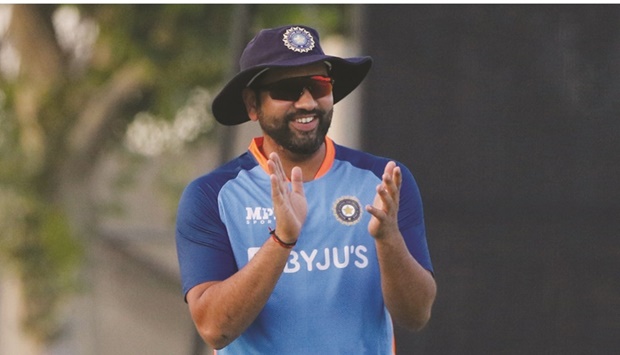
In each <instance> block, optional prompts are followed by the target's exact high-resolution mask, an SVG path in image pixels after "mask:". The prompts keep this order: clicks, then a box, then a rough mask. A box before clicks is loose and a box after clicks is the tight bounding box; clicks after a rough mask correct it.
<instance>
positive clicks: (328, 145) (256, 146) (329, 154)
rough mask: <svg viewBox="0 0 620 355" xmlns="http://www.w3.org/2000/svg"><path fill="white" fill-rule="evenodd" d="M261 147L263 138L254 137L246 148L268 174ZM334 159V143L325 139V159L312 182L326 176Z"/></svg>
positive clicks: (327, 138)
mask: <svg viewBox="0 0 620 355" xmlns="http://www.w3.org/2000/svg"><path fill="white" fill-rule="evenodd" d="M262 146H263V137H256V138H254V139H252V142H251V143H250V147H249V148H248V150H249V151H250V153H252V155H253V156H254V158H255V159H256V161H257V162H258V164H259V165H260V166H261V168H263V170H264V171H265V172H267V173H268V172H269V168H268V167H267V157H265V156H264V155H263V152H262V149H261V148H262ZM335 158H336V148H335V146H334V142H333V141H332V140H331V139H330V138H329V137H325V159H323V163H321V167H320V168H319V170H318V171H317V172H316V175H314V180H316V179H318V178H320V177H322V176H323V175H325V174H327V172H328V171H329V169H331V167H332V165H333V164H334V159H335Z"/></svg>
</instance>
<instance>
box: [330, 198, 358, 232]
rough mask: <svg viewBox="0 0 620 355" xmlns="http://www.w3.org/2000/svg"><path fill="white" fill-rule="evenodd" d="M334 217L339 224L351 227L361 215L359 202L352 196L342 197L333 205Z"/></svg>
mask: <svg viewBox="0 0 620 355" xmlns="http://www.w3.org/2000/svg"><path fill="white" fill-rule="evenodd" d="M334 215H335V216H336V219H337V220H338V221H339V222H340V223H342V224H345V225H347V226H352V225H354V224H356V223H357V222H359V220H360V216H361V215H362V208H361V205H360V202H359V201H358V200H357V198H355V197H353V196H343V197H341V198H339V199H337V200H336V202H335V203H334Z"/></svg>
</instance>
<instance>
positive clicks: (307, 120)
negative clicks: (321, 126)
mask: <svg viewBox="0 0 620 355" xmlns="http://www.w3.org/2000/svg"><path fill="white" fill-rule="evenodd" d="M312 120H314V117H302V118H298V119H296V120H295V121H296V122H299V123H310V122H312Z"/></svg>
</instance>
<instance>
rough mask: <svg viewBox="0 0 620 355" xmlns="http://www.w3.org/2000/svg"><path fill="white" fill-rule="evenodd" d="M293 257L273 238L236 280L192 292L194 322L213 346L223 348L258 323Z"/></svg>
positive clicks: (212, 284) (240, 271)
mask: <svg viewBox="0 0 620 355" xmlns="http://www.w3.org/2000/svg"><path fill="white" fill-rule="evenodd" d="M289 253H290V249H286V248H283V247H282V246H280V245H278V244H277V243H276V242H274V241H273V240H272V239H271V238H269V239H268V240H267V241H266V242H265V244H264V245H263V246H262V248H261V249H260V250H259V251H258V253H256V255H255V256H254V257H253V258H252V260H250V262H249V263H248V264H247V265H246V266H245V267H243V268H242V269H241V270H239V271H238V272H237V273H235V274H234V275H233V276H231V277H229V278H228V279H226V280H224V281H218V282H210V283H205V284H201V285H198V286H196V287H194V288H193V289H192V290H190V291H189V292H188V303H189V305H190V312H191V315H192V318H193V320H194V323H195V324H196V328H197V329H198V332H199V333H200V335H201V336H202V337H203V339H204V340H205V341H206V342H207V343H208V344H209V345H211V346H212V347H214V348H216V349H220V348H223V347H224V346H226V345H228V344H229V343H230V342H232V341H233V340H234V339H236V338H237V337H238V336H239V335H240V334H241V333H243V331H244V330H245V329H246V328H247V327H248V326H249V325H250V324H251V323H252V322H253V321H254V320H255V319H256V317H257V316H258V314H259V313H260V311H261V310H262V309H263V307H264V306H265V304H266V303H267V300H268V299H269V296H270V295H271V293H272V292H273V289H274V288H275V285H276V283H277V282H278V279H279V278H280V275H281V274H282V271H283V269H284V267H285V265H286V262H287V260H288V256H289Z"/></svg>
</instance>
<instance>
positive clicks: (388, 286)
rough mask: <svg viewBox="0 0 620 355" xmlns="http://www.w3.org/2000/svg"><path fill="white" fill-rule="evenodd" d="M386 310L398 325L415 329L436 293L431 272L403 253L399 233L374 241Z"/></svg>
mask: <svg viewBox="0 0 620 355" xmlns="http://www.w3.org/2000/svg"><path fill="white" fill-rule="evenodd" d="M376 246H377V257H378V260H379V266H380V270H381V288H382V291H383V297H384V300H385V304H386V307H387V308H388V311H389V312H390V315H391V316H392V319H393V320H394V321H395V322H396V323H397V324H399V325H401V326H403V327H405V328H407V329H411V330H419V329H421V328H423V327H424V326H425V325H426V323H427V322H428V320H429V319H430V315H431V308H432V305H433V302H434V300H435V295H436V292H437V289H436V284H435V280H434V278H433V276H432V275H431V273H430V272H429V271H428V270H426V269H424V268H423V267H422V266H421V265H420V264H419V263H418V262H417V261H416V260H415V259H414V258H413V256H411V254H410V253H409V251H408V250H407V246H406V244H405V241H404V239H403V237H402V235H401V234H400V233H398V234H396V235H393V236H389V237H386V238H382V239H380V240H377V241H376Z"/></svg>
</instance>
